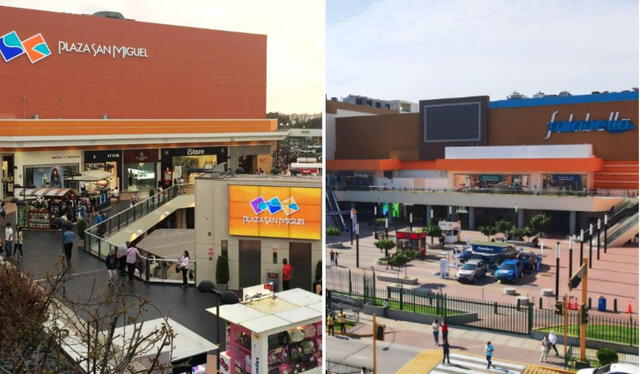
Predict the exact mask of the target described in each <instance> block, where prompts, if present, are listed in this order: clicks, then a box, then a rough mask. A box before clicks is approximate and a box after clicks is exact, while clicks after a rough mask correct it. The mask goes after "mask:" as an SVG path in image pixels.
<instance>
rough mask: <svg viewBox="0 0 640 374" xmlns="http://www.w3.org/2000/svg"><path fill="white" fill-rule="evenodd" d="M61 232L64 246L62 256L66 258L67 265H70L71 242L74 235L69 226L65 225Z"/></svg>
mask: <svg viewBox="0 0 640 374" xmlns="http://www.w3.org/2000/svg"><path fill="white" fill-rule="evenodd" d="M64 230H65V231H64V233H63V234H62V246H63V247H64V256H65V258H66V259H67V267H69V266H71V251H72V250H73V242H74V239H75V236H74V234H73V231H72V230H71V227H69V226H67V227H66V228H65V229H64Z"/></svg>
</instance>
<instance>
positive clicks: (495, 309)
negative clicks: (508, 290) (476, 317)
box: [493, 301, 498, 314]
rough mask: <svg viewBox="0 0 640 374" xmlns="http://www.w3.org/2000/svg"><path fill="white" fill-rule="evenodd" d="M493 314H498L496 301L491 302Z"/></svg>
mask: <svg viewBox="0 0 640 374" xmlns="http://www.w3.org/2000/svg"><path fill="white" fill-rule="evenodd" d="M493 314H498V302H497V301H494V302H493Z"/></svg>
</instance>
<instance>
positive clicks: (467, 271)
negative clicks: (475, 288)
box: [456, 259, 487, 284]
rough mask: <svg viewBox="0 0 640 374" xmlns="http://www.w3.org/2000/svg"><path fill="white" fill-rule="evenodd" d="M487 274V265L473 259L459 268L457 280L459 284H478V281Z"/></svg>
mask: <svg viewBox="0 0 640 374" xmlns="http://www.w3.org/2000/svg"><path fill="white" fill-rule="evenodd" d="M486 274H487V263H486V262H484V261H482V260H478V259H472V260H468V261H467V262H465V263H464V265H462V266H460V267H459V268H458V272H457V274H456V279H457V280H458V282H472V283H473V284H476V283H478V279H479V278H481V277H484V276H485V275H486Z"/></svg>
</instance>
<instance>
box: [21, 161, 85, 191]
mask: <svg viewBox="0 0 640 374" xmlns="http://www.w3.org/2000/svg"><path fill="white" fill-rule="evenodd" d="M78 170H79V167H78V164H68V165H47V166H25V168H24V175H25V178H24V180H25V185H26V186H35V187H50V188H73V187H74V186H73V183H71V182H70V181H65V178H68V177H71V176H74V175H77V174H78Z"/></svg>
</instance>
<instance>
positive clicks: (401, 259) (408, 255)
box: [389, 250, 420, 267]
mask: <svg viewBox="0 0 640 374" xmlns="http://www.w3.org/2000/svg"><path fill="white" fill-rule="evenodd" d="M419 255H420V252H418V251H414V250H405V251H397V252H396V253H394V254H393V255H392V256H391V257H390V258H389V265H391V266H396V267H400V266H403V265H406V264H407V263H409V262H411V261H413V260H415V259H416V258H418V256H419Z"/></svg>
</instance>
